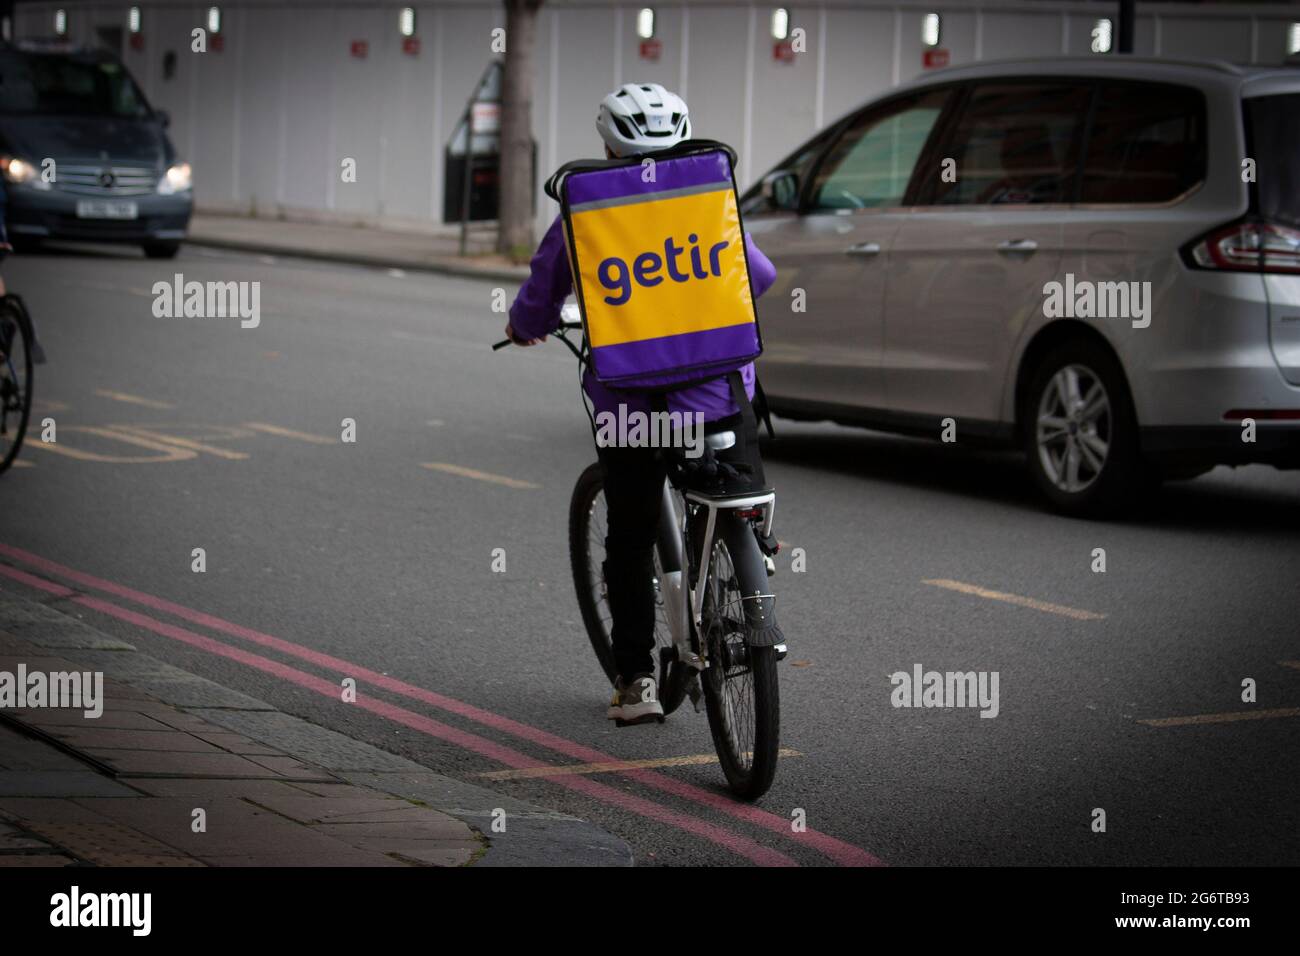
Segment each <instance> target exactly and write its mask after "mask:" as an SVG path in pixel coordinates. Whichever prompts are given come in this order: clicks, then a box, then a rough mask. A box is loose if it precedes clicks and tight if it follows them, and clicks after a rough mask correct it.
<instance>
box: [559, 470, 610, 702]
mask: <svg viewBox="0 0 1300 956" xmlns="http://www.w3.org/2000/svg"><path fill="white" fill-rule="evenodd" d="M604 484H605V478H604V474H603V473H602V471H601V467H600V463H599V462H594V463H592V464H590V465H588V466H587V467H586V468H585V469H584V470H583V472H582V474H581V475H579V476H578V482H577V484H575V485H574V486H573V497H572V498H570V499H569V564H570V565H571V566H572V568H573V587H574V590H575V591H576V592H577V594H578V610H579V611H581V612H582V623H583V626H584V627H585V628H586V630H587V639H588V640H589V641H591V649H592V650H593V651H595V652H596V660H597V661H598V662H599V664H600V669H601V670H603V671H604V672H605V676H606V677H607V678H609V683H610V685H611V686H613V684H614V682H615V681H617V680H618V665H617V664H615V662H614V645H613V644H612V643H611V641H610V638H609V631H608V630H607V629H606V627H605V622H604V621H603V620H602V618H601V616H600V609H599V607H598V606H597V602H596V595H595V593H594V591H593V588H592V584H593V582H594V581H596V580H598V575H597V573H595V569H593V568H592V560H591V548H590V540H591V518H592V509H593V508H594V507H595V504H596V497H597V495H599V494H600V492H601V489H602V488H603V487H604ZM600 573H601V574H603V572H600Z"/></svg>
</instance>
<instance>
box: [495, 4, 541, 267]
mask: <svg viewBox="0 0 1300 956" xmlns="http://www.w3.org/2000/svg"><path fill="white" fill-rule="evenodd" d="M505 5H506V62H505V75H504V76H503V78H502V84H501V85H502V89H501V209H500V212H499V220H500V221H499V229H498V232H497V251H498V252H502V253H505V254H506V255H508V256H510V257H511V258H513V259H516V260H519V261H523V260H526V259H527V258H528V257H529V256H530V255H531V254H532V251H533V169H532V158H533V41H534V38H535V36H536V34H537V11H538V9H539V8H540V7H541V5H542V0H505Z"/></svg>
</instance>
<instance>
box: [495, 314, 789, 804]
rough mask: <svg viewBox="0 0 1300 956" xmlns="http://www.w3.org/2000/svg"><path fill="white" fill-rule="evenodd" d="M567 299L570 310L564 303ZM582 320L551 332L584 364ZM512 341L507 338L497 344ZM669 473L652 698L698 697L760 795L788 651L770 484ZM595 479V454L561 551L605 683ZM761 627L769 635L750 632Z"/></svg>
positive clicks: (711, 442) (723, 443)
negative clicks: (716, 482)
mask: <svg viewBox="0 0 1300 956" xmlns="http://www.w3.org/2000/svg"><path fill="white" fill-rule="evenodd" d="M565 310H566V311H565V314H566V315H570V316H571V315H572V311H571V310H572V307H570V306H566V307H565ZM581 328H582V324H581V322H578V321H573V320H572V319H568V320H566V321H563V322H562V323H561V325H560V328H559V329H558V330H557V332H556V333H555V337H556V338H558V339H559V340H560V341H561V342H563V343H564V345H565V346H566V347H567V348H568V349H569V351H571V352H572V353H573V354H574V356H575V357H576V358H577V359H578V361H579V362H580V363H585V362H586V358H585V356H584V354H583V351H582V349H580V348H579V347H577V346H575V345H574V344H573V342H571V341H569V339H568V337H567V333H568V332H570V331H573V330H581ZM510 344H511V343H510V341H509V340H508V339H507V340H504V341H501V342H498V343H496V344H495V345H494V346H493V349H500V348H504V347H505V346H507V345H510ZM704 440H705V442H706V444H707V445H708V446H709V448H710V449H711V450H712V451H714V452H717V451H722V450H725V449H726V448H728V447H732V446H734V444H735V442H736V436H735V433H734V432H731V431H720V432H716V433H714V434H708V433H707V429H706V435H705V439H704ZM671 474H672V472H671V469H670V478H669V479H668V480H666V481H665V482H664V489H663V498H662V504H661V510H660V518H659V534H658V540H657V541H656V544H655V553H654V566H655V594H656V597H655V603H656V619H657V620H656V625H655V641H656V645H657V648H658V653H659V669H660V673H659V693H660V703H661V704H662V706H663V709H664V713H665V714H670V713H672V712H673V711H674V710H676V709H677V708H678V707H679V706H681V704H682V702H683V701H684V700H685V699H686V698H687V697H689V698H690V699H691V702H692V704H693V705H694V706H695V710H696V712H697V713H698V712H699V709H700V699H701V697H702V698H703V700H704V704H705V709H706V712H707V714H708V721H709V729H710V732H711V734H712V736H713V744H714V748H715V749H716V751H717V753H718V759H719V762H720V764H721V766H722V772H723V774H724V775H725V776H726V779H727V783H728V785H729V786H730V788H731V790H732V792H733V793H735V794H736V795H737V796H740V797H742V798H743V799H746V800H757V799H758V798H759V797H761V796H762V795H763V794H764V793H766V792H767V791H768V789H769V788H770V787H771V785H772V781H773V779H774V778H775V776H776V765H777V756H778V750H779V746H778V743H779V738H780V690H779V684H778V680H777V672H776V665H777V663H778V662H779V661H781V660H783V659H784V658H785V656H786V653H787V649H786V645H785V644H784V642H783V640H782V641H780V642H778V641H777V640H776V639H775V638H776V637H779V634H780V632H779V631H778V630H776V629H775V628H774V627H772V623H773V622H774V618H773V613H772V612H773V605H774V601H775V597H774V595H773V594H772V593H771V592H770V590H769V588H768V586H767V585H768V574H769V573H768V566H767V563H766V562H765V560H764V554H765V552H764V550H763V548H762V547H761V546H760V538H761V539H762V540H764V541H771V540H772V538H771V534H772V514H773V510H774V507H775V503H776V493H775V492H774V491H772V490H770V489H763V490H760V491H758V492H753V493H749V492H746V493H743V494H734V495H714V494H705V493H701V492H699V491H694V490H691V489H687V488H678V487H675V486H674V485H673V483H672V479H671ZM602 485H603V476H602V471H601V467H600V464H599V462H596V463H593V464H591V465H589V466H588V467H587V468H586V469H585V470H584V471H583V472H582V474H581V475H579V476H578V481H577V483H576V484H575V485H574V489H573V495H572V498H571V499H570V503H569V557H570V563H571V564H572V570H573V581H574V587H575V589H576V591H577V595H578V606H579V608H580V609H581V611H582V620H583V624H584V626H585V627H586V630H587V637H588V639H589V640H590V642H591V646H592V649H593V650H594V651H595V653H596V659H597V661H599V663H600V666H601V669H602V670H603V671H604V672H605V676H606V677H607V678H608V679H609V681H610V683H611V685H612V684H613V683H614V681H615V680H616V679H617V678H618V670H617V667H616V666H615V663H614V649H613V644H612V642H611V640H610V629H609V622H610V617H609V615H608V613H606V612H602V607H601V606H602V604H604V603H606V590H605V582H604V572H603V569H602V568H603V564H604V561H603V552H604V544H605V542H604V515H605V508H604V503H603V487H602ZM773 553H775V547H773ZM769 557H770V556H769ZM606 611H607V609H606ZM764 633H766V638H765V639H764V638H760V639H758V640H755V638H754V637H753V635H755V634H759V635H762V634H764ZM701 678H703V679H702V680H701ZM701 685H703V686H702V688H701Z"/></svg>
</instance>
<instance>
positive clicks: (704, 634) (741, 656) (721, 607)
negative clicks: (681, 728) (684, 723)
mask: <svg viewBox="0 0 1300 956" xmlns="http://www.w3.org/2000/svg"><path fill="white" fill-rule="evenodd" d="M751 537H752V536H751ZM755 547H757V543H755ZM741 593H742V592H741V588H740V583H739V581H738V580H737V576H736V569H735V564H734V563H733V561H732V558H731V553H730V552H729V551H728V550H727V545H726V543H725V542H724V541H723V540H721V538H718V539H716V540H715V541H714V545H713V557H712V559H711V560H710V562H709V575H708V580H707V581H706V582H705V592H704V607H703V613H702V621H701V627H700V640H701V641H702V642H703V643H704V645H705V647H706V648H707V654H708V659H709V666H708V667H707V668H706V669H705V671H704V676H703V681H702V682H703V684H704V701H705V705H706V708H707V710H708V714H709V730H710V731H711V732H712V734H713V745H714V747H715V749H716V750H717V752H718V760H719V761H720V763H721V764H722V772H723V774H725V775H726V778H727V783H728V784H729V785H730V787H731V790H732V792H733V793H735V794H736V795H737V796H738V797H741V798H742V799H745V800H757V799H758V798H759V797H761V796H762V795H763V794H765V793H767V791H768V789H769V788H770V787H771V786H772V780H773V779H774V778H775V777H776V762H777V753H778V749H779V741H780V736H781V695H780V690H779V688H778V684H777V673H776V664H777V657H776V648H774V647H752V646H750V645H748V644H746V643H745V612H744V608H743V605H742V603H741Z"/></svg>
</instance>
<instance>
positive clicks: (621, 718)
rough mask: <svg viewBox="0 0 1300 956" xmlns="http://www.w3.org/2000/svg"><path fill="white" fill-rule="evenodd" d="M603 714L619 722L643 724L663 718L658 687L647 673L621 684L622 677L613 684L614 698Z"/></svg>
mask: <svg viewBox="0 0 1300 956" xmlns="http://www.w3.org/2000/svg"><path fill="white" fill-rule="evenodd" d="M605 716H606V717H608V718H609V719H610V720H616V721H618V722H619V723H620V724H643V723H646V722H648V721H651V720H660V721H661V720H663V719H664V708H663V705H662V704H660V703H659V688H658V686H657V685H656V684H655V679H654V678H653V677H651V676H650V675H649V674H641V675H639V676H637V677H636V678H635V679H634V680H633V681H632V683H630V684H628V685H627V686H626V687H625V686H623V678H621V677H620V678H619V679H618V682H617V683H616V684H615V685H614V699H613V700H611V701H610V702H609V709H608V710H607V711H605Z"/></svg>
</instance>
